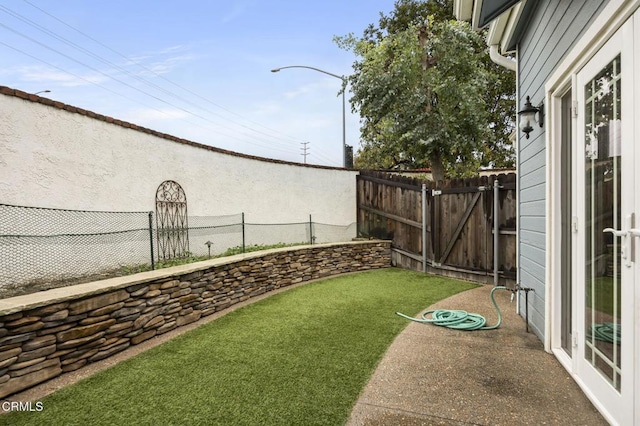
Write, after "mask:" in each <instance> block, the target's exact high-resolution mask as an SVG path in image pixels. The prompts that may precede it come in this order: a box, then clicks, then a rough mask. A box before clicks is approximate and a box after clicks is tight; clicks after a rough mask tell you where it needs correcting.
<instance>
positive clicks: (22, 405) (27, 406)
mask: <svg viewBox="0 0 640 426" xmlns="http://www.w3.org/2000/svg"><path fill="white" fill-rule="evenodd" d="M0 407H1V408H2V411H4V412H5V413H6V412H9V411H42V410H44V404H43V403H42V402H41V401H36V402H31V401H26V402H23V401H2V404H1V405H0Z"/></svg>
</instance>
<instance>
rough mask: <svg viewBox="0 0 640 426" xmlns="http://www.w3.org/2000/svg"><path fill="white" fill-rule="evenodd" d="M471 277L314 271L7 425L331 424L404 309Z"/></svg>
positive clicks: (10, 417) (345, 412)
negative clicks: (303, 281)
mask: <svg viewBox="0 0 640 426" xmlns="http://www.w3.org/2000/svg"><path fill="white" fill-rule="evenodd" d="M473 287H474V285H472V284H469V283H464V282H460V281H456V280H451V279H447V278H441V277H432V276H425V275H423V274H419V273H414V272H410V271H405V270H400V269H385V270H378V271H370V272H365V273H360V274H354V275H348V276H342V277H337V278H332V279H327V280H323V281H318V282H315V283H311V284H308V285H305V286H301V287H298V288H295V289H292V290H290V291H287V292H284V293H280V294H277V295H274V296H272V297H269V298H267V299H264V300H262V301H260V302H257V303H255V304H252V305H248V306H246V307H244V308H241V309H239V310H237V311H234V312H232V313H229V314H228V315H226V316H224V317H222V318H219V319H217V320H215V321H213V322H211V323H209V324H206V325H203V326H201V327H199V328H197V329H195V330H192V331H191V332H188V333H185V334H184V335H181V336H179V337H177V338H176V339H174V340H171V341H170V342H167V343H165V344H163V345H160V346H158V347H155V348H153V349H151V350H149V351H147V352H145V353H142V354H140V355H138V356H136V357H134V358H131V359H129V360H127V361H124V362H122V363H120V364H118V365H116V366H114V367H112V368H110V369H108V370H105V371H103V372H101V373H98V374H96V375H95V376H93V377H90V378H88V379H85V380H83V381H81V382H79V383H77V384H75V385H72V386H69V387H67V388H65V389H61V390H60V391H57V392H55V393H54V394H52V395H50V396H49V397H47V398H45V399H43V400H42V404H43V407H44V409H43V410H42V411H41V412H22V413H19V412H15V413H9V414H7V415H3V416H0V424H10V425H48V426H50V425H66V426H69V425H89V424H90V425H160V424H162V425H184V424H193V425H339V424H344V422H345V421H346V420H347V418H348V416H349V414H350V411H351V408H352V407H353V404H354V403H355V401H356V400H357V398H358V395H359V394H360V392H361V390H362V388H363V387H364V385H365V384H366V382H367V381H368V379H369V378H370V376H371V374H372V373H373V371H374V370H375V367H376V365H377V364H378V362H379V361H380V359H381V357H382V356H383V355H384V353H385V351H386V350H387V348H388V347H389V345H390V344H391V342H392V341H393V339H394V338H395V336H396V335H397V334H398V333H399V332H400V331H401V330H402V329H404V328H405V327H406V326H407V321H406V320H405V319H403V318H400V317H399V316H397V315H395V314H394V312H396V311H401V312H407V313H417V312H419V311H420V310H422V309H424V308H426V307H427V306H429V305H431V304H432V303H435V302H436V301H438V300H441V299H443V298H446V297H449V296H451V295H453V294H455V293H458V292H460V291H463V290H468V289H470V288H473Z"/></svg>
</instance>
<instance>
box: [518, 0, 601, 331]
mask: <svg viewBox="0 0 640 426" xmlns="http://www.w3.org/2000/svg"><path fill="white" fill-rule="evenodd" d="M607 3H608V1H586V2H585V1H583V0H561V1H558V0H540V1H538V4H537V7H536V9H535V11H534V13H533V15H532V16H531V19H530V23H529V27H528V29H527V31H526V32H525V34H524V36H523V38H522V40H520V43H519V44H518V58H519V59H518V97H519V102H518V105H519V106H520V107H521V106H522V105H524V103H525V100H526V97H527V96H530V98H531V103H532V104H533V105H534V106H535V105H538V104H539V103H540V102H542V101H543V100H544V97H545V92H544V85H545V83H546V81H547V80H548V78H549V76H550V75H551V74H552V73H553V72H554V71H555V69H556V67H557V66H558V64H559V62H560V61H561V60H562V58H564V57H565V56H566V55H567V54H568V52H569V51H570V49H571V48H572V47H573V45H574V44H575V43H576V42H577V40H579V38H580V37H581V36H582V34H583V33H584V32H585V31H586V29H587V28H588V27H589V25H590V24H591V23H592V22H593V20H594V19H595V18H596V17H597V15H598V13H599V12H600V11H601V10H602V9H603V8H604V7H605V6H606V4H607ZM545 130H546V129H544V128H543V129H540V128H535V129H534V130H533V132H531V134H530V139H526V138H523V137H521V138H520V141H519V147H518V149H519V159H518V187H519V196H518V202H519V229H518V231H519V235H520V238H519V241H518V265H519V268H520V282H519V284H520V285H521V286H522V287H528V288H531V289H533V292H531V293H529V305H528V315H529V322H530V327H531V329H532V330H533V332H534V333H536V334H537V335H538V336H539V337H540V338H541V339H544V321H545V318H544V313H545V281H544V278H545V267H546V265H545V236H546V234H545V232H546V230H545V214H546V206H547V205H546V199H545V198H546V172H547V170H546V149H545ZM520 303H521V306H522V309H521V313H522V314H524V313H525V312H526V309H525V298H524V294H522V295H521V300H520Z"/></svg>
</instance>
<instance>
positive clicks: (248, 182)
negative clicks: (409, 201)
mask: <svg viewBox="0 0 640 426" xmlns="http://www.w3.org/2000/svg"><path fill="white" fill-rule="evenodd" d="M355 175H356V172H355V171H347V170H342V169H337V168H329V167H313V166H304V165H301V164H296V163H286V162H281V161H272V160H266V159H259V158H257V157H251V156H247V155H241V154H236V153H231V152H228V151H224V150H220V149H215V148H212V147H207V146H204V145H200V144H197V143H194V142H190V141H185V140H181V139H179V138H176V137H173V136H169V135H163V134H160V133H157V132H153V131H151V130H149V129H144V128H139V127H137V126H135V125H132V124H129V123H124V122H120V121H118V120H114V119H113V118H110V117H104V116H101V115H99V114H95V113H92V112H90V111H84V110H81V109H79V108H74V107H72V106H69V105H64V104H61V103H58V102H53V101H49V100H47V99H43V98H39V97H37V96H34V95H27V94H26V93H23V92H19V91H16V90H13V89H10V88H6V87H0V203H5V204H14V205H27V206H41V207H55V208H66V209H85V210H116V211H152V210H154V209H155V194H156V190H157V188H158V185H160V183H162V182H163V181H165V180H174V181H176V182H178V183H179V184H180V185H181V186H182V188H183V189H184V190H185V193H186V196H187V201H188V209H189V215H194V216H199V215H200V216H202V215H209V216H211V215H225V214H235V213H240V212H244V213H245V217H246V220H247V221H248V222H253V223H282V222H301V221H305V220H307V219H308V217H309V214H311V215H312V216H313V220H314V222H321V223H328V224H339V225H347V224H350V223H353V222H355V219H356V205H355V199H356V198H355V189H356V186H355Z"/></svg>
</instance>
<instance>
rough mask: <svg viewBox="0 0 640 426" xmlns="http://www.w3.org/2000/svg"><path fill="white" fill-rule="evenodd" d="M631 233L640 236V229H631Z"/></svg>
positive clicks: (633, 235)
mask: <svg viewBox="0 0 640 426" xmlns="http://www.w3.org/2000/svg"><path fill="white" fill-rule="evenodd" d="M629 234H631V236H632V237H640V229H629Z"/></svg>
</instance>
